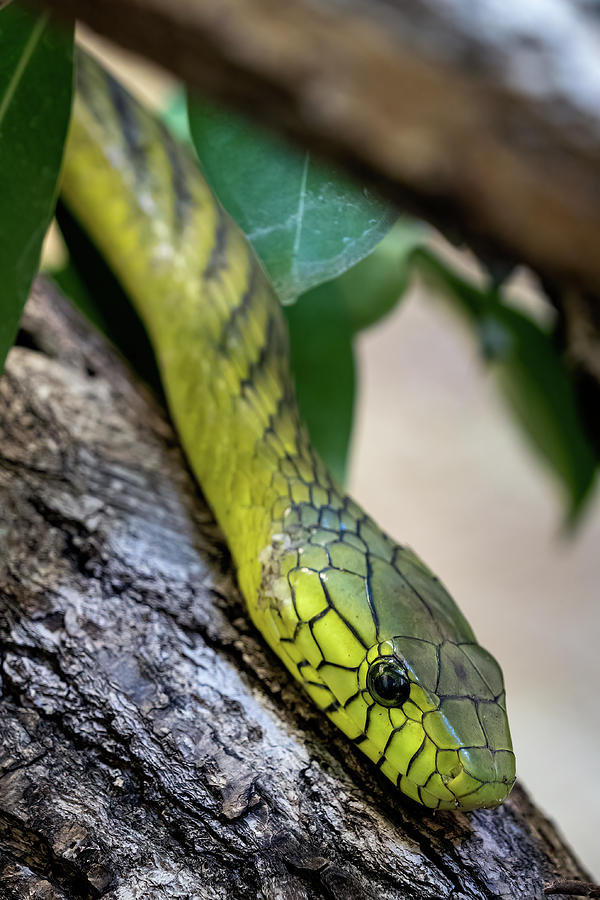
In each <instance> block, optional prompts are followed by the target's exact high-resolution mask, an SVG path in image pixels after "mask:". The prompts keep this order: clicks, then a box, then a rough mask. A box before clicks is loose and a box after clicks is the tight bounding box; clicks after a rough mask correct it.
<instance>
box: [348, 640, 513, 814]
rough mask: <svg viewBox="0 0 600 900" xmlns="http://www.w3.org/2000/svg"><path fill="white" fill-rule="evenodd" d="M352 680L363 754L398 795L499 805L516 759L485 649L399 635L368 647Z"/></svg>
mask: <svg viewBox="0 0 600 900" xmlns="http://www.w3.org/2000/svg"><path fill="white" fill-rule="evenodd" d="M357 679H358V694H357V696H356V701H355V702H356V703H357V710H356V711H357V712H358V704H365V705H366V715H365V724H364V728H363V732H362V740H360V741H359V744H360V746H361V749H363V750H364V751H365V752H366V753H367V755H369V756H371V758H372V759H373V760H374V762H376V764H377V765H378V767H379V768H380V769H381V771H382V772H384V774H386V775H388V777H390V778H391V779H392V780H394V781H395V782H396V783H397V784H398V786H399V787H400V789H401V790H402V791H403V792H404V793H406V794H407V795H408V796H410V797H412V798H413V799H414V800H416V801H417V802H418V803H421V804H423V805H424V806H427V807H431V808H434V809H465V810H468V809H477V808H480V807H486V808H489V807H494V806H498V805H499V804H500V803H502V802H503V800H505V798H506V797H507V796H508V794H509V792H510V790H511V788H512V786H513V784H514V780H515V757H514V754H513V752H512V743H511V738H510V731H509V727H508V719H507V716H506V707H505V699H504V685H503V681H502V673H501V671H500V668H499V666H498V664H497V663H496V661H495V660H494V658H493V657H492V656H491V655H490V654H489V653H488V652H487V651H486V650H484V649H483V648H482V647H480V646H479V645H478V644H477V643H475V642H470V643H456V642H453V641H451V640H447V639H446V640H442V641H441V642H439V643H433V642H432V641H431V640H430V639H426V640H424V639H419V638H415V637H405V636H397V637H394V638H393V639H392V640H389V641H384V642H381V643H379V644H377V645H375V646H374V647H372V648H371V649H370V650H369V652H368V654H367V656H366V658H365V660H364V662H363V664H362V665H361V666H360V667H359V670H358V673H357ZM348 711H350V710H348Z"/></svg>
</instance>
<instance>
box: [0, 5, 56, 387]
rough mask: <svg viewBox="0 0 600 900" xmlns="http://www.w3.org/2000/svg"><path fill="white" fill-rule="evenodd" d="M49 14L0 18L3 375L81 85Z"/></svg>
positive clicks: (5, 13)
mask: <svg viewBox="0 0 600 900" xmlns="http://www.w3.org/2000/svg"><path fill="white" fill-rule="evenodd" d="M72 31H73V30H72V28H70V29H69V30H68V32H67V31H65V30H64V29H63V30H62V31H58V30H55V29H54V28H53V27H50V25H49V22H48V15H47V14H46V13H42V14H38V15H35V16H34V15H32V14H31V13H29V12H26V11H25V10H24V9H22V8H21V7H20V6H18V5H16V4H11V5H10V6H8V7H6V8H5V9H2V11H0V198H2V200H1V204H0V284H1V285H2V304H1V308H0V370H1V369H2V366H3V365H4V360H5V358H6V354H7V353H8V351H9V349H10V347H11V346H12V343H13V341H14V338H15V335H16V332H17V328H18V324H19V319H20V317H21V312H22V310H23V306H24V304H25V301H26V299H27V296H28V294H29V290H30V287H31V282H32V281H33V277H34V275H35V274H36V271H37V268H38V265H39V258H40V253H41V249H42V241H43V239H44V235H45V233H46V229H47V227H48V224H49V222H50V218H51V216H52V212H53V210H54V204H55V201H56V185H57V180H58V174H59V171H60V164H61V159H62V153H63V146H64V142H65V137H66V132H67V125H68V121H69V113H70V108H71V94H72V83H73V34H72Z"/></svg>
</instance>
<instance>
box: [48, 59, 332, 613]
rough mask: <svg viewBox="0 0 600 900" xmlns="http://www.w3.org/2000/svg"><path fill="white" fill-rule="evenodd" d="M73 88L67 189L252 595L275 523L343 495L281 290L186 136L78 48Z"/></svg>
mask: <svg viewBox="0 0 600 900" xmlns="http://www.w3.org/2000/svg"><path fill="white" fill-rule="evenodd" d="M77 88H78V89H77V92H76V98H75V103H74V109H73V116H72V122H71V130H70V135H69V140H68V146H67V152H66V154H65V164H64V170H63V179H62V195H63V199H64V201H65V202H66V204H67V206H69V207H70V209H71V211H72V212H73V213H74V215H75V216H76V218H77V219H78V220H79V222H80V223H81V224H82V226H83V227H84V228H85V230H86V231H87V232H88V234H89V235H90V237H91V238H92V239H93V241H94V242H95V243H96V244H97V245H98V246H99V247H100V249H101V251H102V252H103V255H104V257H105V259H106V260H107V262H108V264H109V265H110V266H111V268H112V269H113V271H114V272H115V274H116V275H117V277H118V278H119V280H120V281H121V283H122V284H123V286H124V287H125V289H126V290H127V292H128V294H129V295H130V297H131V299H132V300H133V302H134V304H135V306H136V308H137V310H138V312H139V314H140V316H141V318H142V320H143V322H144V324H145V326H146V329H147V330H148V332H149V334H150V337H151V340H152V343H153V345H154V349H155V352H156V355H157V359H158V363H159V367H160V369H161V375H162V379H163V383H164V387H165V392H166V395H167V399H168V403H169V408H170V411H171V415H172V417H173V419H174V422H175V425H176V427H177V430H178V432H179V434H180V436H181V439H182V444H183V446H184V448H185V451H186V454H187V457H188V459H189V462H190V465H191V467H192V469H193V470H194V473H195V475H196V477H197V479H198V481H199V482H200V484H201V485H202V488H203V491H204V493H205V495H206V497H207V499H208V501H209V503H210V505H211V506H212V508H213V510H214V512H215V515H216V517H217V519H218V521H219V523H220V525H221V527H222V528H223V530H224V532H225V534H226V535H227V540H228V544H229V547H230V549H231V552H232V555H233V558H234V561H235V563H236V565H237V568H238V572H239V578H240V585H241V588H242V591H243V593H244V595H245V596H246V598H247V599H248V602H249V604H250V603H251V602H252V603H255V602H256V601H255V599H252V600H251V598H256V597H257V595H258V594H260V593H261V591H262V589H263V583H264V580H265V577H264V573H263V567H264V565H266V569H267V571H271V570H272V568H273V566H272V563H269V564H267V563H265V562H264V561H265V559H266V555H269V554H273V553H275V551H274V549H273V548H276V547H277V546H278V541H279V537H278V535H282V534H287V535H288V537H287V540H290V541H296V542H297V541H298V540H300V530H301V529H303V528H304V529H306V528H308V527H309V526H312V525H314V524H315V522H317V521H318V519H319V516H320V515H321V512H320V510H321V509H325V508H331V507H332V506H336V507H337V506H340V504H341V500H340V494H339V492H338V491H337V490H336V488H335V486H334V485H333V483H332V481H331V479H330V477H329V475H328V473H327V471H326V470H325V468H324V466H323V464H322V463H321V461H320V460H319V458H318V456H317V455H316V454H315V453H314V452H313V451H312V449H311V447H310V443H309V440H308V436H307V433H306V430H305V428H304V426H303V425H302V423H301V421H300V418H299V415H298V409H297V406H296V400H295V392H294V386H293V381H292V378H291V375H290V371H289V363H288V359H289V349H288V336H287V326H286V322H285V319H284V317H283V315H282V312H281V308H280V304H279V301H278V299H277V297H276V296H275V294H274V292H273V290H272V288H271V287H270V284H269V281H268V279H267V278H266V277H265V275H264V272H263V271H262V268H261V266H260V263H259V262H258V260H257V259H256V257H255V256H254V254H253V252H252V249H251V247H250V245H249V244H248V243H247V241H246V240H245V238H244V236H243V235H242V233H241V232H240V231H239V229H238V228H237V226H236V225H235V224H234V223H233V221H232V220H231V219H230V218H229V216H228V215H227V213H225V211H224V210H223V209H222V207H221V206H220V205H219V203H218V202H217V201H216V200H215V198H214V197H213V195H212V193H211V191H210V189H209V188H208V186H207V184H206V182H205V181H204V179H203V178H202V176H201V175H200V173H199V171H198V167H197V164H196V162H195V160H193V159H192V158H191V156H190V154H189V153H188V152H187V151H186V150H185V148H182V147H180V146H179V145H177V144H176V143H175V142H174V141H173V140H172V138H171V137H170V135H169V134H168V132H167V131H166V130H165V129H164V128H162V127H161V125H160V124H159V123H157V122H156V121H155V120H154V119H153V118H152V117H151V116H150V115H149V114H148V113H147V112H146V111H145V110H144V109H143V108H142V107H141V106H140V105H139V104H138V103H137V102H136V101H135V100H134V99H133V98H132V97H131V96H130V95H129V94H128V93H127V92H126V91H125V90H124V89H123V88H122V87H121V86H120V85H119V83H118V82H116V81H115V80H114V79H113V78H112V77H111V76H110V75H109V74H108V73H107V72H106V71H105V70H104V69H103V68H102V67H101V66H99V65H98V64H97V63H96V62H95V61H94V60H93V58H91V57H90V56H89V55H87V54H82V53H80V54H79V55H78V58H77ZM90 172H93V173H94V177H93V178H90ZM191 373H193V375H192V374H191ZM324 515H326V513H324ZM275 555H276V554H275ZM260 559H262V560H263V563H261V562H260V561H259V560H260ZM267 580H268V579H267Z"/></svg>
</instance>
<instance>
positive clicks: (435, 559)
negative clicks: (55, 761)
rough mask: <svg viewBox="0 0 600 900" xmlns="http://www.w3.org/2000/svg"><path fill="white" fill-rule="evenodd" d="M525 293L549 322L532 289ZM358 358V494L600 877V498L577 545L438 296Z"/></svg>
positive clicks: (526, 285)
mask: <svg viewBox="0 0 600 900" xmlns="http://www.w3.org/2000/svg"><path fill="white" fill-rule="evenodd" d="M79 36H80V39H83V40H84V42H85V43H86V44H87V45H88V46H91V47H92V49H93V50H94V51H95V52H96V53H97V54H99V55H100V56H102V58H103V59H104V61H105V62H106V63H107V64H108V65H110V66H111V67H112V68H113V69H114V70H116V71H117V72H118V74H119V76H120V77H121V78H123V80H124V81H125V82H126V83H127V84H128V85H129V86H130V87H131V88H133V89H134V91H135V92H136V93H137V94H138V96H141V98H142V99H143V100H145V101H146V102H151V103H152V104H154V105H161V104H162V105H164V104H165V103H166V102H167V99H168V97H169V96H170V94H171V92H172V91H173V90H174V88H175V82H174V80H173V79H172V78H171V76H169V75H167V74H165V73H164V72H162V71H160V70H158V69H156V68H154V67H152V66H149V65H148V64H146V63H145V62H142V61H140V60H139V59H138V58H135V57H132V56H130V55H128V54H126V53H124V52H122V51H117V50H115V49H114V48H113V47H112V46H111V45H108V44H107V43H105V42H104V41H100V40H99V39H97V38H95V37H92V36H90V35H89V34H88V33H86V32H85V31H83V30H82V31H81V32H80V35H79ZM443 249H444V248H443V247H442V250H443ZM446 249H447V248H446ZM452 255H453V257H454V260H455V261H456V253H455V252H454V251H453V252H452ZM465 260H466V262H465ZM459 263H461V264H466V265H472V263H471V262H470V260H469V259H468V257H465V259H464V260H459ZM514 295H515V297H516V299H517V301H518V302H520V303H525V304H526V305H527V306H528V308H529V309H530V310H531V309H532V308H533V309H534V310H537V312H538V313H539V314H541V315H542V316H543V315H544V314H545V313H547V311H548V306H547V304H545V303H544V302H543V301H542V300H541V298H540V297H539V296H536V291H535V288H532V287H531V284H530V281H529V279H527V277H523V276H521V277H519V278H517V280H516V283H515V285H514ZM357 353H358V358H359V391H358V408H357V415H356V423H355V432H354V440H353V446H352V454H351V468H350V478H349V487H350V491H351V493H353V495H354V496H355V497H356V498H357V499H358V501H359V502H360V503H361V504H362V505H364V506H365V507H366V508H367V510H368V511H369V513H370V514H371V515H373V516H374V518H375V519H376V520H377V521H378V522H379V523H380V525H381V526H382V527H383V528H385V529H386V530H387V531H389V532H390V533H391V534H392V535H393V537H394V538H396V539H397V540H398V541H399V542H401V543H407V544H409V545H410V546H412V547H413V548H414V549H415V550H416V551H417V552H418V553H419V555H420V556H422V557H423V558H424V560H425V561H426V562H427V564H428V565H429V566H431V567H432V568H433V570H434V571H435V572H436V573H437V574H438V575H439V576H440V577H441V578H442V580H443V581H444V583H445V584H446V586H447V587H448V588H449V590H450V591H451V593H452V594H453V596H454V597H455V599H456V600H457V602H458V604H459V605H460V607H461V608H462V610H463V611H464V612H465V614H466V616H467V618H468V619H469V621H470V623H471V624H472V626H473V628H474V630H475V632H476V634H477V637H478V639H479V641H480V642H481V643H482V644H483V645H484V646H486V647H487V648H488V649H489V650H490V651H492V652H493V653H494V655H495V656H496V657H497V658H498V659H499V660H500V661H501V663H502V666H503V669H504V673H505V678H506V683H507V696H508V706H509V713H510V715H511V720H512V730H513V740H514V744H515V749H516V753H517V760H518V772H519V776H520V778H521V779H522V781H523V782H524V784H525V785H526V787H527V788H528V789H529V790H530V791H531V793H532V794H533V797H534V798H535V800H536V802H537V803H538V804H540V805H541V806H542V807H543V809H544V810H545V811H546V812H547V813H548V814H549V815H550V816H551V818H553V819H554V820H555V822H556V823H557V824H558V825H559V827H560V829H561V830H562V831H563V833H564V835H565V837H566V838H567V840H568V841H569V842H570V843H571V845H572V846H573V847H574V848H575V850H576V851H577V852H578V854H579V855H580V857H581V859H582V861H583V862H584V863H585V864H586V865H587V866H588V868H589V869H590V873H591V875H592V876H593V877H595V878H598V879H600V852H599V849H598V844H599V842H598V834H600V753H599V749H598V746H599V743H600V702H599V700H598V697H597V690H598V687H599V685H600V663H599V653H598V647H597V644H598V640H599V639H600V603H599V602H598V601H599V600H600V589H599V580H600V579H599V572H600V560H599V556H600V501H599V498H598V492H596V495H595V496H594V497H593V498H592V501H591V502H590V503H589V506H588V509H587V513H586V514H585V515H584V519H583V521H582V523H581V525H580V526H579V528H578V530H577V532H576V533H575V534H574V535H573V536H572V537H570V538H565V537H564V536H562V534H561V525H562V522H563V519H564V507H563V505H562V504H561V502H560V498H559V496H558V494H557V493H556V490H555V485H554V482H553V481H551V479H550V477H549V476H547V475H546V473H545V470H544V469H543V467H542V466H541V465H540V464H539V462H538V460H537V459H536V458H535V457H534V456H533V455H532V454H531V451H530V449H529V448H528V447H527V446H525V444H524V442H523V439H522V437H521V434H520V433H519V432H518V431H517V429H516V427H515V425H514V423H513V421H512V420H511V419H510V418H509V416H508V415H507V413H506V410H505V406H504V405H503V404H502V403H501V402H500V400H499V397H498V395H497V392H496V388H495V386H494V384H493V381H492V379H491V377H490V375H489V372H488V371H486V369H485V367H484V365H483V362H482V360H481V358H480V353H479V350H478V347H477V346H476V343H475V341H474V340H473V337H472V336H471V335H470V334H469V333H467V331H466V330H465V329H464V328H463V326H462V324H461V323H460V322H459V321H458V319H456V318H455V316H454V315H453V314H452V312H451V311H450V309H449V308H448V306H447V305H446V304H445V303H444V301H443V300H441V299H440V298H439V297H436V296H435V295H434V294H432V293H431V292H430V291H429V290H426V289H425V288H424V287H423V286H419V285H416V286H414V287H413V288H412V289H411V290H410V291H409V292H408V293H407V294H406V295H405V297H404V299H403V301H402V303H401V304H400V305H399V306H398V307H397V308H396V310H395V311H394V312H393V313H392V314H391V315H389V316H388V317H387V318H385V319H384V320H383V321H382V322H381V323H380V324H378V325H377V326H375V327H373V328H371V329H369V330H368V331H367V332H363V333H362V334H361V335H360V337H359V340H358V346H357Z"/></svg>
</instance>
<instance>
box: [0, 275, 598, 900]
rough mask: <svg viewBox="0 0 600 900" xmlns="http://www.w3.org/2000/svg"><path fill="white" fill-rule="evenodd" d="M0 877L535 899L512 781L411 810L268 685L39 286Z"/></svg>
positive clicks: (191, 534)
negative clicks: (501, 790) (497, 795)
mask: <svg viewBox="0 0 600 900" xmlns="http://www.w3.org/2000/svg"><path fill="white" fill-rule="evenodd" d="M0 502H1V506H2V511H3V518H2V525H1V527H0V677H1V682H0V686H1V691H0V884H2V888H3V890H4V894H3V897H4V896H6V897H7V898H10V900H25V898H31V897H34V896H35V897H43V898H45V900H98V898H100V897H102V898H103V900H120V898H123V897H125V896H128V897H129V896H135V897H144V898H145V900H154V898H156V900H163V898H165V900H166V898H169V900H177V898H180V900H184V898H190V897H196V896H197V897H206V898H225V897H227V898H229V900H237V898H240V900H242V898H250V897H256V896H262V897H264V898H273V900H275V898H277V900H281V898H284V900H288V898H289V900H292V898H293V900H302V898H328V900H332V898H338V900H346V898H355V897H361V898H363V897H364V898H377V900H392V898H396V900H397V898H400V897H402V898H404V900H413V898H414V900H417V898H420V900H434V898H435V900H458V898H459V897H460V898H462V900H492V898H498V897H503V898H522V900H541V898H542V897H543V896H544V893H543V892H544V884H545V883H546V884H548V883H549V882H551V881H553V880H554V879H556V878H557V877H560V878H561V879H562V880H565V881H574V880H576V879H579V880H585V879H586V873H585V872H584V871H583V870H582V868H581V866H580V865H579V863H578V862H577V860H576V859H575V858H574V857H573V855H572V854H571V852H570V850H569V849H568V848H567V847H566V846H565V844H564V843H563V841H562V839H561V837H560V836H559V835H558V834H557V832H556V830H555V829H554V827H553V825H552V824H551V823H550V822H549V821H548V820H547V819H545V818H544V816H543V815H542V814H541V813H540V812H539V810H536V808H535V807H534V806H533V804H532V803H531V801H530V800H529V798H528V797H527V795H526V794H525V792H524V791H523V789H522V788H520V787H517V788H516V789H515V791H514V792H513V794H512V795H511V797H510V798H509V800H508V802H507V803H505V804H504V806H502V807H501V808H500V809H498V810H493V811H479V812H476V813H473V814H460V815H455V814H452V813H438V814H435V815H433V814H428V813H427V812H426V811H424V810H423V809H421V808H418V807H416V806H413V805H411V804H410V802H409V801H408V800H407V799H406V798H404V797H402V796H401V795H400V794H398V793H397V792H396V791H394V790H393V789H392V788H391V786H390V784H389V783H388V782H387V781H386V780H385V779H383V778H382V777H378V776H377V774H376V773H375V770H374V769H373V767H371V766H370V765H369V763H368V762H367V761H364V760H363V759H362V758H361V757H360V755H359V754H358V752H357V751H353V750H351V748H350V745H349V744H348V743H347V742H346V741H345V739H344V738H343V736H342V735H340V734H338V733H337V732H336V730H335V729H334V728H333V727H332V726H330V725H329V724H328V723H327V721H326V720H325V719H324V718H323V717H322V716H321V715H319V714H318V712H317V711H316V710H314V709H313V708H312V707H311V706H310V705H309V704H307V702H305V700H304V698H303V696H302V695H301V693H300V692H299V690H297V688H296V687H295V685H294V684H292V683H290V679H289V678H288V676H287V674H286V673H285V672H284V671H283V670H282V669H281V667H280V665H279V663H278V661H277V660H276V659H275V658H274V657H273V656H272V655H270V654H269V653H268V652H267V651H266V650H265V647H264V646H263V643H262V641H261V640H260V639H259V637H258V636H257V635H256V634H255V633H254V631H253V630H251V628H250V626H249V624H248V621H247V618H246V615H245V613H244V611H243V609H242V607H241V605H240V603H239V599H238V594H237V590H236V587H235V584H234V580H233V577H232V572H231V564H230V561H229V557H228V555H227V551H226V549H225V547H224V545H223V543H222V539H221V537H220V535H219V533H218V531H217V529H216V526H215V525H214V523H213V521H212V518H211V516H210V513H209V511H208V510H207V508H206V506H205V505H204V502H203V501H202V499H201V498H200V497H199V496H198V494H197V490H196V488H195V486H194V484H193V482H192V480H191V478H190V476H189V475H188V473H187V470H186V468H185V466H184V464H183V460H182V457H181V453H180V450H179V448H178V444H177V441H176V439H175V437H174V435H173V433H172V432H171V429H170V427H169V425H168V423H167V421H166V420H165V417H164V413H163V411H162V409H161V408H160V406H159V405H158V404H157V403H156V402H155V401H154V400H153V398H152V397H151V396H150V395H149V392H148V391H147V390H146V389H144V388H143V387H141V386H140V385H138V384H135V383H134V382H133V379H132V377H131V375H130V374H129V372H128V371H127V369H126V368H125V366H124V364H123V363H122V362H121V361H120V359H118V358H117V357H116V355H115V354H114V353H113V352H112V351H110V350H109V349H108V347H107V346H106V344H105V343H104V342H103V341H102V340H101V339H100V338H99V337H97V336H95V335H93V334H91V333H90V332H89V330H88V329H87V327H86V326H84V325H83V324H82V322H81V321H80V320H79V318H78V317H76V316H75V314H74V313H73V312H72V311H71V310H70V309H69V308H68V307H67V306H66V305H64V303H63V302H61V301H60V300H59V299H58V298H57V297H56V296H54V295H53V292H52V291H51V290H50V289H49V288H48V286H47V285H45V284H44V283H43V282H40V283H38V286H37V288H36V291H35V296H34V298H33V301H31V302H30V305H29V307H28V312H27V316H26V319H25V322H24V327H23V330H22V332H21V337H20V346H17V347H16V348H14V349H13V351H12V352H11V354H10V356H9V360H8V364H7V371H6V375H5V377H4V378H3V379H2V381H0Z"/></svg>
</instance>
